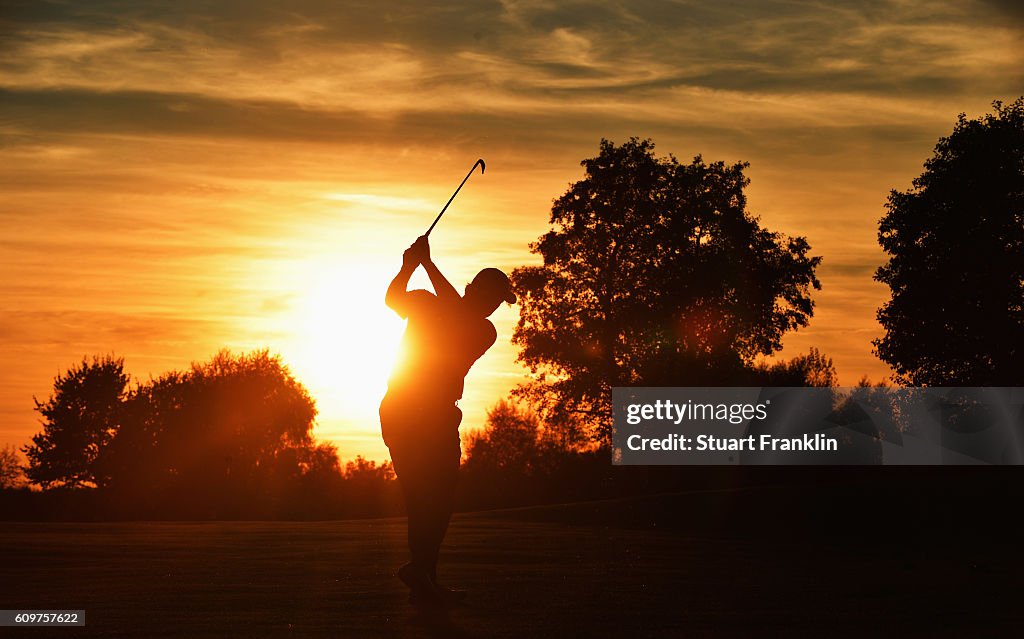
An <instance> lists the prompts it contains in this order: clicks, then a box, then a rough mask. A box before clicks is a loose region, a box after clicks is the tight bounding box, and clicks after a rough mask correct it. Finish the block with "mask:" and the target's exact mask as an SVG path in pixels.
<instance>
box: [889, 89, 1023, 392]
mask: <svg viewBox="0 0 1024 639" xmlns="http://www.w3.org/2000/svg"><path fill="white" fill-rule="evenodd" d="M993 107H994V109H995V113H992V114H988V115H985V116H984V117H982V118H980V119H977V120H970V119H967V117H966V115H965V114H962V113H961V114H960V117H959V119H958V120H957V122H956V125H955V126H954V127H953V132H952V133H951V134H950V135H949V136H948V137H943V138H940V139H939V142H938V144H937V145H936V146H935V153H934V155H933V156H932V157H931V158H930V159H929V160H927V161H926V162H925V165H924V167H925V171H924V173H922V174H921V176H920V177H918V178H917V179H915V180H914V181H913V188H911V189H909V190H907V191H902V192H901V191H895V190H894V191H892V192H891V193H890V195H889V199H888V202H887V203H886V209H887V211H888V212H887V213H886V215H885V217H883V218H882V220H881V222H880V224H879V231H878V241H879V243H880V244H881V245H882V248H883V249H884V250H885V252H886V253H888V254H889V260H888V262H886V264H885V265H883V266H882V267H880V268H879V269H878V271H877V272H876V274H875V279H876V280H878V281H880V282H884V283H885V284H887V285H888V286H889V288H890V289H891V291H892V299H891V300H890V301H889V302H887V303H886V304H885V305H884V306H883V307H882V308H880V309H879V311H878V320H879V322H880V323H881V324H882V327H883V328H884V329H885V335H884V336H883V337H881V338H880V339H877V340H875V342H874V344H875V347H876V351H875V352H876V354H877V355H878V357H880V358H881V359H882V360H883V361H885V362H887V363H888V364H889V365H890V366H892V367H893V369H894V370H895V371H896V376H895V380H896V381H897V382H899V383H903V384H910V385H915V386H918V385H921V386H943V385H946V386H953V385H957V386H1020V385H1024V365H1022V360H1024V98H1018V99H1017V100H1016V101H1014V102H1013V103H1012V104H1009V105H1003V104H1002V103H1000V102H998V101H997V102H995V103H993Z"/></svg>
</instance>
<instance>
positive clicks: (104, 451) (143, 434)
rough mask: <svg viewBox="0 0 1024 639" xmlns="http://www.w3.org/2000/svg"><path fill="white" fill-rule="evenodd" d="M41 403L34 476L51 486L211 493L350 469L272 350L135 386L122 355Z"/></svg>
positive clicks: (59, 383)
mask: <svg viewBox="0 0 1024 639" xmlns="http://www.w3.org/2000/svg"><path fill="white" fill-rule="evenodd" d="M36 406H37V410H38V411H39V412H40V413H42V415H43V416H44V418H45V421H44V423H43V431H42V432H41V433H39V434H37V435H35V436H34V437H33V442H34V443H33V445H31V446H27V447H26V448H25V452H26V454H27V456H28V460H29V465H28V469H27V475H28V478H29V479H30V480H31V481H32V482H34V483H37V484H39V485H41V486H43V487H44V488H46V487H51V486H67V487H83V486H98V487H110V488H114V489H119V490H130V491H133V492H135V493H139V494H143V493H147V492H149V493H152V491H155V490H171V491H200V492H201V493H202V494H208V493H210V491H213V490H221V491H227V492H231V491H232V490H235V489H241V488H244V487H246V486H248V487H250V488H252V487H255V486H256V485H257V484H259V483H260V482H263V483H264V484H272V483H275V482H276V483H278V484H280V483H281V482H282V481H293V480H297V479H298V478H300V477H303V476H309V475H312V474H317V473H319V474H325V473H326V474H332V475H338V474H339V473H340V469H339V468H338V458H337V452H336V450H335V449H334V448H333V446H329V445H318V444H317V443H316V442H315V441H314V439H313V437H312V428H313V425H314V418H315V417H316V406H315V403H314V402H313V399H312V398H311V397H310V396H309V393H308V392H307V391H306V389H305V388H304V387H303V386H302V384H300V383H299V382H298V381H296V380H295V378H294V377H292V375H291V373H290V372H289V371H288V369H287V368H286V367H285V366H284V365H283V364H282V363H281V361H280V359H279V358H278V357H276V356H272V355H270V354H269V352H267V351H266V350H262V351H256V352H253V353H249V354H243V355H232V354H231V353H229V352H227V351H222V352H221V353H218V354H217V355H216V356H215V357H213V359H211V360H210V361H209V362H205V363H197V364H193V365H192V366H191V368H190V369H189V370H187V371H184V372H180V371H174V372H170V373H167V374H165V375H162V376H161V377H158V378H156V379H153V380H150V381H148V382H146V383H140V384H138V385H137V386H135V387H134V388H129V379H128V376H127V375H126V374H125V372H124V360H123V359H121V358H113V357H106V358H94V359H93V360H92V361H87V360H84V361H83V362H82V364H81V365H79V366H74V367H72V368H71V369H69V370H68V372H67V373H64V374H61V375H58V376H57V378H56V379H55V381H54V392H53V394H52V395H51V397H50V398H49V399H48V400H47V401H46V402H39V401H37V402H36Z"/></svg>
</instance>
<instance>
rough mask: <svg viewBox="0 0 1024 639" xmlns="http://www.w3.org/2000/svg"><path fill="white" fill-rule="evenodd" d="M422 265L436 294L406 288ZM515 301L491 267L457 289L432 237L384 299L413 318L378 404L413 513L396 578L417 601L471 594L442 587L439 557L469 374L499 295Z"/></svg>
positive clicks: (489, 339) (487, 342)
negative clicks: (440, 264) (438, 260)
mask: <svg viewBox="0 0 1024 639" xmlns="http://www.w3.org/2000/svg"><path fill="white" fill-rule="evenodd" d="M420 265H422V266H423V267H424V268H425V269H426V271H427V275H428V276H429V277H430V282H431V284H433V286H434V291H435V292H436V295H435V294H431V293H429V292H428V291H424V290H415V291H407V290H406V288H407V287H408V285H409V278H410V277H411V276H412V274H413V271H415V270H416V268H417V267H418V266H420ZM503 301H504V302H509V303H515V301H516V296H515V294H514V293H513V292H512V287H511V285H510V284H509V280H508V277H507V276H506V275H505V274H504V273H502V272H501V271H499V270H498V269H495V268H485V269H484V270H482V271H480V272H479V273H478V274H477V275H476V277H475V278H473V281H472V282H471V283H470V284H469V285H467V286H466V292H465V295H464V296H460V295H459V293H458V291H456V290H455V287H453V286H452V285H451V284H450V283H449V282H448V280H447V279H445V277H444V275H442V274H441V271H439V270H438V268H437V266H435V265H434V263H433V262H432V261H431V260H430V246H429V244H428V242H427V238H426V236H423V237H421V238H419V239H418V240H416V242H415V243H413V245H412V246H411V247H409V249H408V250H406V251H405V253H404V254H403V256H402V270H400V271H399V272H398V275H397V276H395V279H394V280H393V281H392V282H391V285H390V286H389V287H388V292H387V296H386V297H385V302H386V303H387V305H388V306H389V307H390V308H392V309H393V310H394V311H395V312H396V313H398V315H400V316H401V317H403V318H408V320H409V322H408V325H407V326H406V329H405V335H404V336H403V337H402V348H401V353H400V356H399V360H398V363H397V365H396V366H395V370H394V372H393V373H392V375H391V379H390V380H389V381H388V392H387V394H386V395H385V396H384V400H383V401H382V402H381V404H380V425H381V434H382V435H383V436H384V443H386V444H387V446H388V448H389V449H390V450H391V461H392V463H393V464H394V467H395V473H396V474H397V475H398V480H399V482H400V483H401V485H402V493H403V494H404V496H405V504H406V510H407V512H408V515H409V553H410V555H411V561H410V562H409V563H407V564H405V565H404V566H402V567H401V568H400V569H399V570H398V576H399V578H401V580H402V581H403V582H405V584H406V585H407V586H409V589H410V590H411V592H410V595H409V600H410V601H411V602H413V603H421V604H439V605H445V604H449V603H453V602H455V601H457V600H459V599H461V598H462V597H463V596H464V595H465V593H464V592H463V591H458V590H453V589H450V588H446V587H443V586H440V585H438V583H437V557H438V552H439V551H440V549H441V542H442V540H443V539H444V535H445V532H446V531H447V529H448V521H449V520H450V519H451V515H452V506H453V498H454V492H455V484H456V480H457V478H458V471H459V460H460V459H461V457H462V450H461V446H460V441H459V423H460V422H461V421H462V411H461V410H459V407H458V406H456V402H458V400H459V399H460V398H461V397H462V389H463V383H464V381H465V377H466V373H468V372H469V368H470V367H471V366H472V365H473V362H475V361H476V360H477V359H478V358H479V357H480V356H481V355H483V354H484V352H486V351H487V349H488V348H490V347H491V345H492V344H494V341H495V339H496V338H497V332H496V331H495V330H494V325H493V324H491V322H490V321H489V320H488V319H487V317H488V316H489V315H490V314H491V313H493V312H494V311H495V309H497V308H498V306H500V305H501V303H502V302H503Z"/></svg>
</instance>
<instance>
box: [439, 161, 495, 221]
mask: <svg viewBox="0 0 1024 639" xmlns="http://www.w3.org/2000/svg"><path fill="white" fill-rule="evenodd" d="M477 165H479V166H480V175H483V174H484V171H485V170H486V169H487V165H486V164H484V160H483V158H481V159H479V160H477V161H476V163H475V164H474V165H473V168H471V169H470V170H469V173H467V174H466V177H464V178H462V182H461V183H460V184H459V188H457V189H455V192H454V193H452V196H451V197H450V198H448V204H451V203H452V200H454V199H455V196H456V195H458V194H459V190H460V189H461V188H462V185H463V184H465V183H466V180H468V179H469V176H471V175H473V171H475V170H476V167H477ZM448 204H445V205H444V208H443V209H441V212H440V213H438V214H437V217H436V218H434V223H433V224H431V225H430V228H429V229H427V232H426V233H424V234H423V236H424V237H426V236H428V235H430V232H431V231H433V230H434V227H435V226H437V223H438V222H439V221H440V220H441V216H442V215H444V212H445V211H447V210H448Z"/></svg>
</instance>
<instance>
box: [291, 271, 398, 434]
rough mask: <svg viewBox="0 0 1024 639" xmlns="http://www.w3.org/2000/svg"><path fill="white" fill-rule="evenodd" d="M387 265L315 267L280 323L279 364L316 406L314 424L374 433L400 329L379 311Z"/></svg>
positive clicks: (385, 312)
mask: <svg viewBox="0 0 1024 639" xmlns="http://www.w3.org/2000/svg"><path fill="white" fill-rule="evenodd" d="M390 267H391V265H383V264H366V263H364V262H360V263H356V262H337V263H326V264H318V265H317V268H316V269H315V270H314V274H313V275H312V276H311V277H310V278H309V280H308V284H306V285H305V286H304V292H303V293H300V299H299V300H298V301H297V303H296V304H295V305H294V307H293V312H292V314H291V317H290V318H289V319H288V320H287V321H288V323H289V325H290V326H291V327H293V329H292V330H293V331H294V333H293V337H292V339H291V340H289V341H290V343H289V345H288V347H287V355H286V359H287V360H288V363H289V365H290V366H291V368H292V370H293V372H294V373H295V375H296V377H298V379H300V380H301V381H302V382H303V384H305V385H306V387H307V388H308V389H309V391H310V393H312V394H313V396H314V398H315V399H316V401H317V407H318V408H319V410H320V416H321V419H339V418H340V419H344V420H345V421H346V422H348V423H349V424H351V425H352V427H354V428H360V427H363V428H365V429H366V430H373V429H376V428H377V406H378V404H379V403H380V400H381V398H382V397H383V396H384V392H385V390H386V388H387V378H388V373H389V372H390V370H391V366H392V365H393V363H394V360H395V354H396V352H397V350H398V343H399V340H400V338H401V333H402V329H403V326H404V322H402V320H401V319H399V318H398V317H397V316H396V315H395V314H394V313H393V312H391V311H390V310H389V309H388V308H387V307H386V306H385V305H384V291H385V290H386V289H387V285H388V283H389V282H390V279H391V277H393V276H394V274H393V273H391V272H390Z"/></svg>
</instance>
